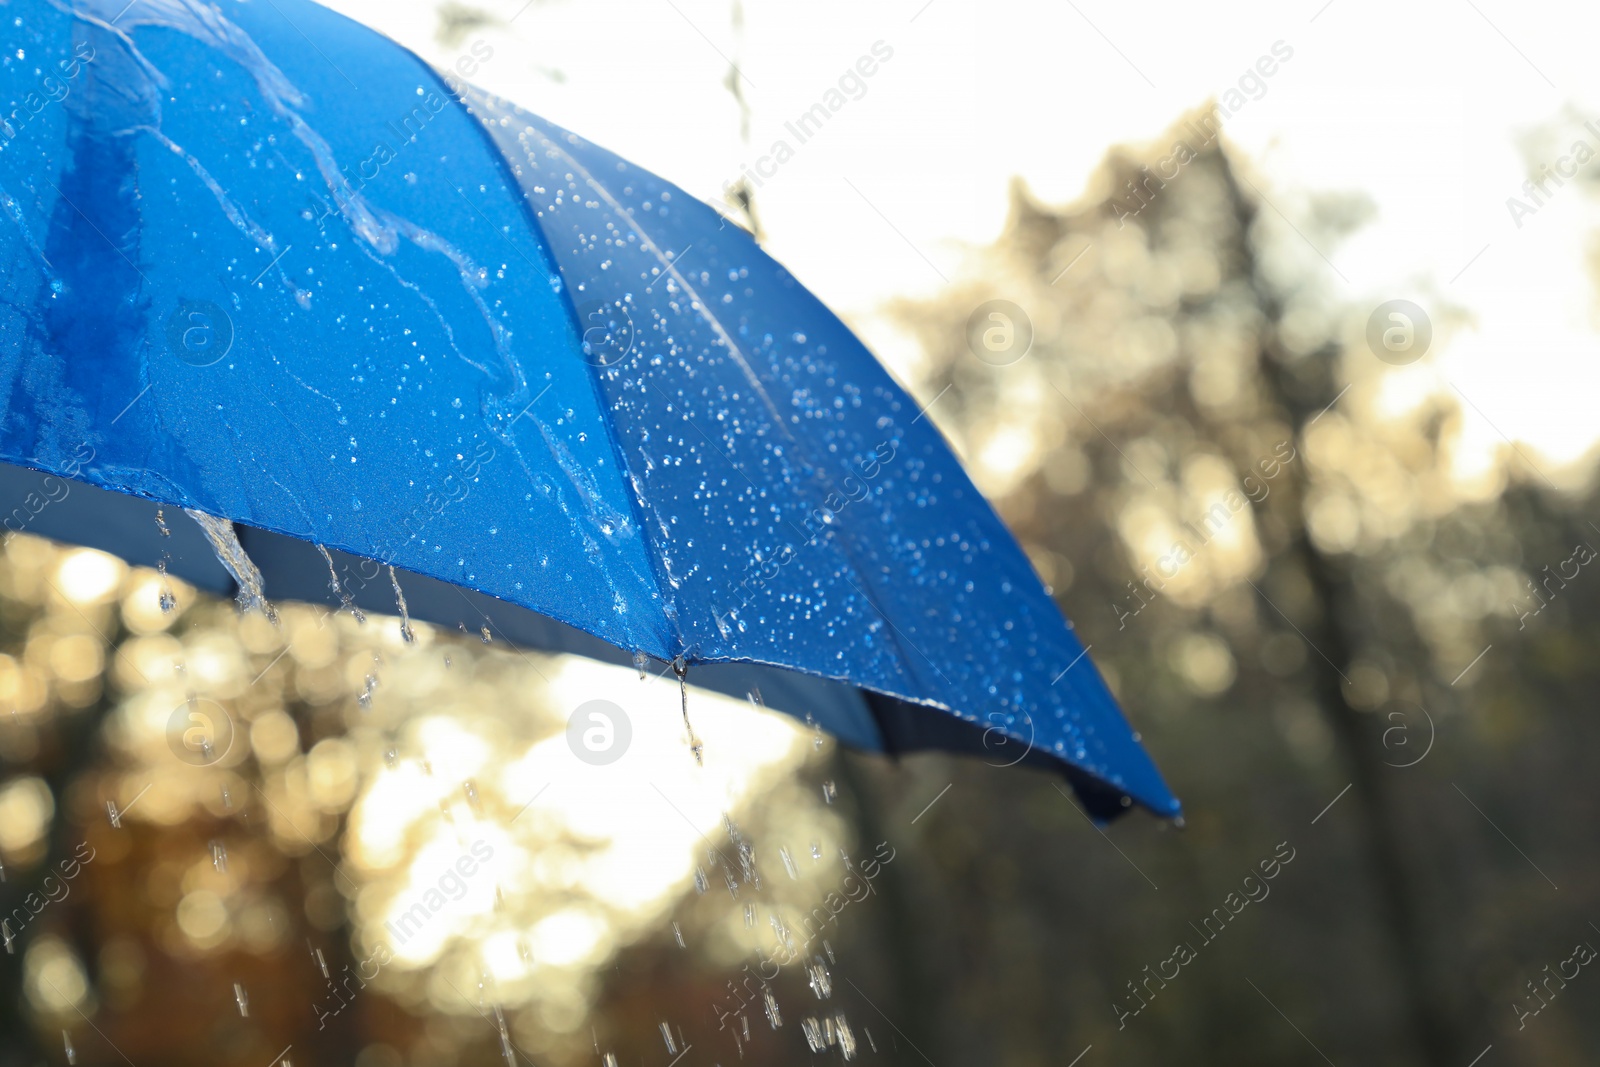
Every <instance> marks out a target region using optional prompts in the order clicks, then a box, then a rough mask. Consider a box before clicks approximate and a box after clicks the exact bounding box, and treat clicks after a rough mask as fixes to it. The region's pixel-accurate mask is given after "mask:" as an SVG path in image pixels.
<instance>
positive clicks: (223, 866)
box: [211, 841, 228, 871]
mask: <svg viewBox="0 0 1600 1067" xmlns="http://www.w3.org/2000/svg"><path fill="white" fill-rule="evenodd" d="M211 866H213V867H215V868H216V869H217V870H219V871H226V870H227V869H228V846H227V845H225V844H223V843H222V842H221V841H213V842H211Z"/></svg>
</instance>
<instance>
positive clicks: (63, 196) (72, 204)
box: [45, 178, 151, 285]
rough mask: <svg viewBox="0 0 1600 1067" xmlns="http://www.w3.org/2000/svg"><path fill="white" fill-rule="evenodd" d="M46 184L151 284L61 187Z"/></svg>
mask: <svg viewBox="0 0 1600 1067" xmlns="http://www.w3.org/2000/svg"><path fill="white" fill-rule="evenodd" d="M45 183H46V184H47V185H49V186H50V188H52V189H54V190H55V191H56V195H57V196H59V197H60V198H61V202H62V203H64V204H66V205H67V206H68V207H70V208H71V209H72V210H74V211H76V212H77V213H78V216H79V217H80V218H82V219H83V221H84V222H87V223H88V224H89V225H90V226H93V227H94V232H95V233H98V234H99V235H100V239H101V240H102V241H104V242H105V243H106V244H108V245H110V246H111V251H113V252H115V253H116V254H117V255H119V256H121V257H122V261H123V262H124V263H126V264H127V265H128V266H130V267H133V273H135V274H137V275H138V276H139V277H141V278H144V283H145V284H146V285H149V284H151V282H150V279H149V278H148V277H146V276H145V273H144V271H142V270H140V269H139V268H138V267H137V266H134V262H133V260H131V259H129V258H128V254H127V253H126V252H124V251H123V250H122V249H120V248H118V247H117V245H116V242H114V241H112V240H111V238H109V237H107V236H106V234H105V231H104V230H102V229H101V228H100V227H98V226H95V224H94V220H93V219H91V218H90V217H89V216H88V215H85V214H84V213H83V209H82V208H80V207H79V206H78V205H77V204H74V203H73V202H72V201H71V200H69V199H68V198H67V194H66V193H63V192H62V191H61V187H60V186H59V185H57V184H56V183H55V182H53V181H51V180H50V179H49V178H46V179H45Z"/></svg>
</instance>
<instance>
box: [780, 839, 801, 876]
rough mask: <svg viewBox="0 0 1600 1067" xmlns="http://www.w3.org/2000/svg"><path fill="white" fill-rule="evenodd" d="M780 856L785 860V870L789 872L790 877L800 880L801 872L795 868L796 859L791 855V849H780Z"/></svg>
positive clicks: (781, 847) (782, 847)
mask: <svg viewBox="0 0 1600 1067" xmlns="http://www.w3.org/2000/svg"><path fill="white" fill-rule="evenodd" d="M778 855H779V856H781V857H782V858H783V869H784V870H786V871H788V872H789V877H790V878H794V879H798V878H799V877H800V872H799V871H798V870H797V869H796V868H795V865H794V857H793V856H791V855H789V849H788V848H787V847H784V846H780V847H779V848H778Z"/></svg>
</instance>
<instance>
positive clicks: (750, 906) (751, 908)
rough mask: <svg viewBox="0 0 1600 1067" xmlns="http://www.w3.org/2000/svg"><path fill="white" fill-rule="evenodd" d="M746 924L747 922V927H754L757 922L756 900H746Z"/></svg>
mask: <svg viewBox="0 0 1600 1067" xmlns="http://www.w3.org/2000/svg"><path fill="white" fill-rule="evenodd" d="M744 924H745V926H746V927H752V928H753V927H754V926H755V924H756V905H755V901H753V900H750V901H746V902H745V905H744Z"/></svg>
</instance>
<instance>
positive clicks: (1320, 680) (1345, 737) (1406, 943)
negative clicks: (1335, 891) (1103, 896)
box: [1224, 166, 1461, 1067]
mask: <svg viewBox="0 0 1600 1067" xmlns="http://www.w3.org/2000/svg"><path fill="white" fill-rule="evenodd" d="M1224 173H1225V174H1226V175H1227V177H1228V181H1229V185H1230V192H1231V194H1232V198H1233V201H1234V204H1235V208H1236V214H1237V217H1238V218H1239V219H1240V220H1241V229H1240V235H1241V243H1242V245H1243V247H1242V248H1241V254H1242V255H1243V256H1244V257H1245V258H1246V260H1247V262H1248V267H1247V274H1248V276H1249V277H1250V278H1251V279H1252V281H1253V282H1254V284H1255V286H1256V290H1257V296H1258V298H1259V301H1260V305H1261V307H1262V309H1263V310H1264V311H1265V312H1266V315H1265V318H1266V322H1267V323H1268V324H1269V327H1270V326H1272V325H1275V324H1276V323H1277V322H1278V321H1279V318H1280V316H1281V306H1280V304H1279V302H1278V301H1277V299H1276V297H1275V296H1273V294H1272V293H1271V292H1269V291H1267V290H1266V289H1265V287H1264V286H1263V285H1262V284H1261V283H1260V282H1259V281H1256V279H1257V278H1258V275H1257V272H1256V270H1255V264H1254V257H1253V254H1252V253H1251V250H1250V248H1249V232H1250V227H1251V224H1252V223H1253V221H1254V219H1255V215H1256V210H1255V207H1254V206H1253V205H1252V204H1251V203H1249V202H1248V201H1246V200H1245V199H1244V197H1243V196H1242V195H1241V193H1240V190H1239V186H1238V184H1237V182H1236V181H1235V179H1234V176H1233V172H1232V168H1231V166H1230V167H1227V168H1224ZM1337 352H1338V350H1337V349H1336V348H1333V347H1331V346H1330V348H1329V349H1328V350H1326V351H1325V352H1324V353H1321V354H1319V358H1322V359H1323V365H1324V367H1325V368H1326V370H1327V375H1328V377H1327V381H1325V382H1323V383H1320V384H1319V386H1318V388H1317V390H1316V391H1317V393H1318V394H1319V395H1318V396H1317V397H1316V398H1314V399H1313V398H1311V397H1308V396H1306V395H1305V392H1306V390H1305V389H1304V388H1297V386H1298V385H1299V383H1297V382H1295V381H1293V380H1292V377H1291V375H1290V373H1289V372H1288V370H1287V369H1286V367H1285V365H1284V363H1283V362H1282V360H1281V359H1280V356H1281V354H1282V353H1281V351H1280V350H1279V349H1278V346H1277V341H1276V338H1274V337H1268V338H1266V339H1265V340H1264V341H1263V343H1262V348H1261V353H1260V361H1259V366H1260V370H1261V377H1262V380H1263V381H1264V382H1265V383H1266V385H1267V387H1268V389H1269V392H1270V395H1271V398H1272V402H1273V405H1274V406H1275V407H1277V408H1278V409H1279V410H1280V411H1281V412H1282V413H1283V415H1284V417H1285V419H1286V421H1287V422H1288V424H1289V426H1290V427H1292V429H1293V432H1294V435H1295V437H1296V438H1297V439H1298V440H1299V441H1300V442H1301V447H1303V442H1304V431H1305V428H1306V426H1307V425H1308V422H1309V420H1311V419H1313V418H1315V417H1316V416H1317V414H1318V413H1319V412H1320V411H1321V410H1322V409H1323V408H1322V405H1323V403H1324V402H1326V401H1329V400H1331V399H1333V395H1334V391H1333V389H1332V384H1331V383H1332V362H1333V357H1334V356H1335V355H1336V354H1337ZM1233 459H1234V461H1235V463H1236V464H1237V465H1238V466H1239V468H1240V469H1248V468H1249V467H1250V466H1251V464H1252V463H1253V460H1254V457H1253V456H1238V455H1236V456H1234V457H1233ZM1286 473H1287V475H1288V478H1287V482H1286V484H1284V485H1283V487H1282V489H1283V490H1284V497H1285V499H1284V501H1283V503H1282V504H1281V506H1280V507H1279V509H1278V511H1277V512H1276V514H1277V515H1278V517H1279V518H1280V519H1282V520H1283V521H1284V523H1285V525H1286V527H1287V534H1288V541H1287V544H1286V545H1285V546H1284V549H1283V551H1282V553H1281V554H1280V555H1279V557H1278V565H1279V566H1283V565H1285V564H1287V565H1288V566H1290V567H1293V568H1296V569H1298V570H1300V571H1301V572H1302V573H1303V574H1304V575H1305V577H1306V579H1307V580H1308V582H1309V583H1310V586H1311V590H1312V596H1311V603H1312V605H1313V606H1312V608H1311V609H1310V610H1309V611H1308V613H1307V617H1305V618H1301V619H1296V620H1294V625H1295V626H1296V627H1298V628H1299V629H1300V630H1301V631H1302V632H1303V634H1304V636H1305V637H1306V639H1307V640H1308V641H1309V642H1311V644H1312V646H1313V648H1312V650H1311V652H1312V654H1311V655H1310V656H1309V657H1308V668H1307V669H1309V670H1310V671H1312V672H1313V678H1314V683H1313V687H1312V692H1313V693H1314V694H1315V697H1316V701H1317V705H1318V708H1319V710H1320V711H1321V712H1322V715H1323V718H1324V720H1325V721H1326V722H1327V724H1328V726H1329V728H1330V729H1331V731H1332V733H1333V737H1334V741H1335V744H1336V745H1337V750H1338V753H1339V757H1340V759H1341V761H1342V762H1343V764H1344V766H1345V769H1346V771H1347V773H1348V774H1349V775H1350V778H1351V784H1352V787H1353V788H1352V789H1351V798H1352V801H1353V806H1354V809H1355V811H1354V814H1355V821H1356V824H1357V826H1358V828H1359V831H1358V833H1359V838H1360V843H1361V850H1362V858H1363V861H1364V862H1365V864H1366V866H1367V868H1368V874H1369V876H1370V878H1371V880H1372V889H1373V892H1374V894H1375V896H1376V902H1377V905H1378V911H1379V916H1380V920H1381V923H1382V930H1383V932H1384V933H1385V934H1386V935H1387V936H1386V937H1385V938H1384V943H1385V944H1386V945H1387V946H1388V947H1389V949H1390V950H1391V953H1390V954H1391V959H1390V965H1391V966H1392V967H1393V968H1394V971H1395V973H1396V976H1397V978H1398V979H1399V982H1400V985H1401V988H1402V990H1403V994H1404V996H1405V1001H1406V1007H1405V1017H1406V1022H1407V1026H1408V1029H1409V1030H1410V1032H1411V1037H1412V1040H1413V1042H1414V1043H1415V1045H1416V1048H1417V1052H1418V1054H1419V1055H1420V1056H1421V1058H1422V1061H1423V1062H1426V1063H1428V1064H1430V1065H1432V1067H1459V1065H1460V1062H1461V1057H1460V1052H1459V1049H1458V1048H1457V1041H1456V1038H1455V1036H1454V1035H1455V1034H1456V1033H1457V1032H1459V1031H1458V1028H1457V1027H1455V1026H1453V1025H1452V1020H1451V1013H1450V1009H1449V1007H1448V1002H1447V995H1446V992H1445V990H1444V989H1443V983H1442V980H1441V978H1440V976H1439V975H1438V973H1437V968H1435V967H1434V966H1432V964H1431V958H1432V955H1433V953H1432V950H1431V947H1430V944H1429V938H1428V934H1427V928H1426V921H1425V918H1424V911H1423V908H1422V894H1421V892H1420V887H1419V886H1418V884H1417V881H1416V879H1415V877H1414V876H1413V874H1412V872H1411V871H1410V869H1409V866H1408V864H1407V862H1406V856H1405V849H1404V847H1403V843H1402V841H1401V837H1400V834H1401V826H1400V821H1399V819H1397V818H1396V817H1395V814H1394V813H1395V810H1396V808H1395V803H1394V800H1393V796H1392V791H1391V789H1390V787H1389V783H1388V781H1387V779H1386V777H1385V775H1386V772H1387V770H1388V768H1386V767H1385V766H1384V764H1383V761H1382V758H1381V754H1382V751H1383V748H1382V743H1381V738H1380V737H1378V736H1377V735H1376V731H1375V728H1374V726H1373V724H1372V723H1371V722H1369V719H1368V717H1367V716H1364V715H1363V714H1362V713H1361V712H1358V711H1356V710H1355V709H1354V708H1353V707H1352V706H1351V705H1350V703H1349V702H1348V701H1347V700H1346V699H1345V698H1346V693H1345V686H1346V684H1347V678H1346V676H1345V673H1344V672H1345V671H1346V670H1348V669H1349V667H1350V666H1351V663H1352V661H1353V660H1354V658H1355V652H1356V649H1357V647H1358V645H1359V642H1360V634H1361V627H1360V620H1361V612H1362V607H1361V604H1360V602H1359V598H1358V594H1357V590H1356V588H1355V583H1354V581H1353V579H1352V578H1351V577H1350V575H1349V573H1348V572H1347V571H1346V569H1345V568H1344V567H1343V566H1341V565H1340V564H1339V563H1337V562H1336V561H1334V560H1333V559H1331V558H1329V557H1328V556H1327V555H1325V554H1324V553H1323V552H1322V551H1321V550H1319V549H1318V548H1317V547H1316V545H1315V544H1313V543H1312V541H1311V539H1310V536H1309V534H1308V532H1307V530H1306V524H1305V500H1306V496H1307V490H1308V488H1309V471H1308V469H1307V466H1306V464H1305V463H1304V462H1303V461H1302V462H1299V463H1295V464H1292V465H1290V466H1289V467H1288V468H1287V470H1286ZM1263 595H1269V594H1263ZM1269 611H1270V613H1271V614H1274V615H1276V614H1277V609H1276V607H1275V606H1272V607H1269Z"/></svg>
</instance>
